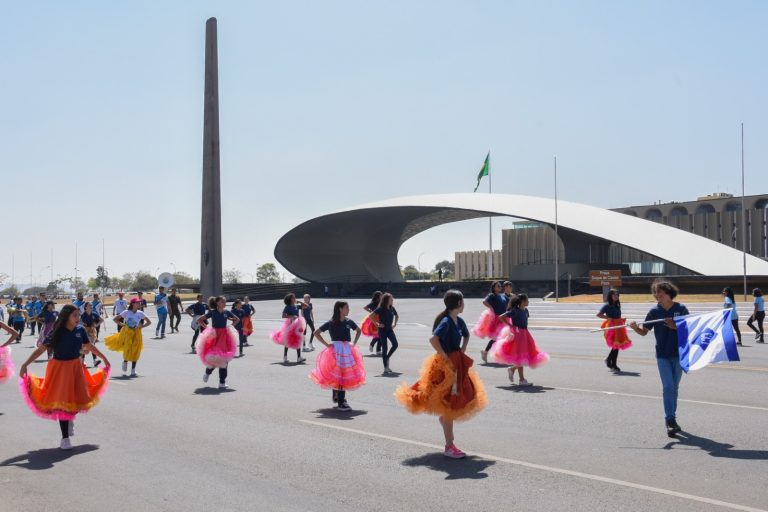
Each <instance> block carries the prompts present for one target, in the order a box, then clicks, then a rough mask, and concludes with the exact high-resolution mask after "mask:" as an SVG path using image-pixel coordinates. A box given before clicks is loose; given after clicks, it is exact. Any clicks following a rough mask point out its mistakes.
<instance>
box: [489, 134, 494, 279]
mask: <svg viewBox="0 0 768 512" xmlns="http://www.w3.org/2000/svg"><path fill="white" fill-rule="evenodd" d="M492 179H493V178H492V177H491V150H490V149H489V150H488V194H489V195H491V194H493V188H492V185H491V182H492ZM488 279H493V217H490V216H489V217H488Z"/></svg>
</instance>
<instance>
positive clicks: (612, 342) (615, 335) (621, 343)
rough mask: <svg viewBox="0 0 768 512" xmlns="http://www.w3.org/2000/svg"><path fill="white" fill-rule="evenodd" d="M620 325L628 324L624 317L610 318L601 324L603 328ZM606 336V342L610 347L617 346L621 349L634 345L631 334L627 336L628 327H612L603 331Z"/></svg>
mask: <svg viewBox="0 0 768 512" xmlns="http://www.w3.org/2000/svg"><path fill="white" fill-rule="evenodd" d="M618 325H626V321H625V320H624V319H623V318H608V319H606V320H605V321H604V322H603V323H602V324H601V325H600V328H601V329H605V328H606V327H615V326H618ZM603 336H604V337H605V344H606V345H608V346H609V347H610V348H617V349H619V350H627V349H628V348H629V347H631V346H632V341H630V339H629V336H627V328H626V327H622V328H621V329H611V330H610V331H603Z"/></svg>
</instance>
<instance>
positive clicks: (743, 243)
mask: <svg viewBox="0 0 768 512" xmlns="http://www.w3.org/2000/svg"><path fill="white" fill-rule="evenodd" d="M744 192H745V187H744V123H741V252H742V263H743V265H744V302H747V211H746V210H745V209H744Z"/></svg>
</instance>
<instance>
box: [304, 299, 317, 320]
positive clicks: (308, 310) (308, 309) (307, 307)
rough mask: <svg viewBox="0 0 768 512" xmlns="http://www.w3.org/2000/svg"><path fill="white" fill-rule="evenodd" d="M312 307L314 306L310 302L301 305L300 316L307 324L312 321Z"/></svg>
mask: <svg viewBox="0 0 768 512" xmlns="http://www.w3.org/2000/svg"><path fill="white" fill-rule="evenodd" d="M313 307H314V304H312V303H311V302H310V303H309V304H302V305H301V314H302V315H303V316H304V320H306V321H307V322H309V321H311V320H312V308H313Z"/></svg>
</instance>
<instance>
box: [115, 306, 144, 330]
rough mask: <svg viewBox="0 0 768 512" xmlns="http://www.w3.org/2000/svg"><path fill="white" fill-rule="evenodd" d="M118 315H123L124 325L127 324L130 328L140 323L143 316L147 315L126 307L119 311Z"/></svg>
mask: <svg viewBox="0 0 768 512" xmlns="http://www.w3.org/2000/svg"><path fill="white" fill-rule="evenodd" d="M120 316H121V317H123V321H124V322H125V325H127V326H128V327H130V328H135V327H138V326H139V325H141V321H142V320H143V319H144V318H147V316H146V315H145V314H144V312H143V311H141V310H139V311H131V310H130V309H126V310H125V311H123V312H122V313H120Z"/></svg>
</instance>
